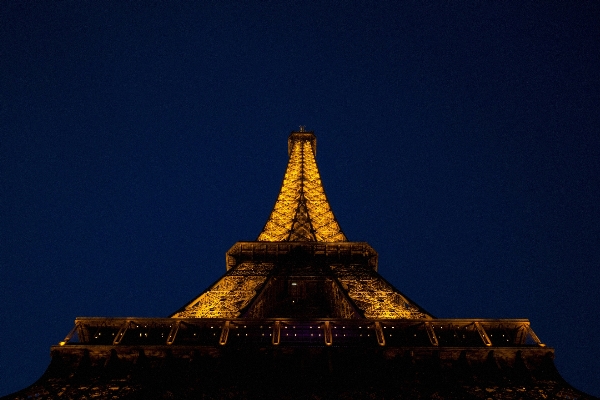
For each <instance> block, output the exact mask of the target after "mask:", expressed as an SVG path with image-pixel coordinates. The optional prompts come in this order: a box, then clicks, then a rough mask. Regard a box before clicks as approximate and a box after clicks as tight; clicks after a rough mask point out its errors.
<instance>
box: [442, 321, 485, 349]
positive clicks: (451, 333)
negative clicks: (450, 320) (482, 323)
mask: <svg viewBox="0 0 600 400" xmlns="http://www.w3.org/2000/svg"><path fill="white" fill-rule="evenodd" d="M431 327H432V329H433V331H434V332H435V336H436V337H437V339H438V342H439V345H440V346H477V347H483V346H485V343H484V342H483V339H482V338H481V336H480V334H479V332H478V331H477V328H476V327H475V324H473V323H471V324H466V325H455V324H436V323H432V325H431Z"/></svg>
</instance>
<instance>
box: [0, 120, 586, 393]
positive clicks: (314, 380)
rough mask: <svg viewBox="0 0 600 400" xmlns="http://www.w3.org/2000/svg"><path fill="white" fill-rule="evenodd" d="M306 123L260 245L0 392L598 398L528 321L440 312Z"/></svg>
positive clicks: (81, 322)
mask: <svg viewBox="0 0 600 400" xmlns="http://www.w3.org/2000/svg"><path fill="white" fill-rule="evenodd" d="M316 148H317V146H316V137H315V135H314V133H313V132H308V131H305V130H304V128H303V127H301V128H300V130H299V131H296V132H292V133H291V134H290V136H289V138H288V155H289V161H288V165H287V169H286V172H285V176H284V179H283V184H282V186H281V190H280V192H279V196H278V197H277V200H276V202H275V206H274V207H273V211H272V212H271V214H270V216H269V218H268V220H267V222H266V224H265V226H264V228H263V229H262V231H261V233H260V234H259V235H258V238H257V240H256V241H251V242H238V243H236V244H234V245H233V247H232V248H231V249H229V251H227V253H226V269H227V270H226V272H225V274H224V275H223V276H222V277H221V278H219V279H218V280H217V281H216V282H215V283H214V284H213V285H211V286H210V287H209V288H208V289H206V290H205V291H204V292H202V293H200V294H199V295H197V296H195V297H194V298H193V299H192V300H191V301H190V302H188V303H187V304H185V305H184V306H183V307H181V308H180V309H179V310H177V311H175V312H174V313H173V314H172V315H171V316H170V317H168V318H87V317H86V318H77V319H76V320H75V325H74V327H73V329H72V330H71V332H69V333H68V335H67V336H66V337H65V339H64V340H63V341H61V342H59V343H58V344H57V345H55V346H52V348H51V355H52V360H51V363H50V365H49V367H48V369H47V370H46V372H45V373H44V375H43V376H42V377H41V378H40V379H39V380H38V381H37V382H35V383H34V384H32V385H31V386H29V387H27V388H25V389H23V390H21V391H19V392H16V393H14V394H12V395H8V396H6V397H4V398H3V399H92V398H97V399H197V398H209V399H213V398H214V399H221V398H247V399H254V398H257V399H258V398H284V399H304V398H310V399H330V398H344V399H360V398H369V399H374V398H385V399H489V398H493V399H499V398H503V399H504V398H506V399H525V398H526V399H550V398H557V399H592V398H593V397H591V396H589V395H587V394H585V393H582V392H580V391H578V390H576V389H574V388H573V387H571V386H570V385H569V384H568V383H567V382H565V381H564V379H563V378H562V377H561V376H560V375H559V373H558V372H557V370H556V368H555V365H554V362H553V359H554V349H552V348H550V347H548V346H546V345H544V344H543V343H542V342H541V341H540V340H539V338H538V337H537V336H536V334H535V333H534V332H533V330H532V328H531V326H530V323H529V321H528V320H526V319H501V320H498V319H494V320H491V319H443V318H435V317H434V316H432V315H431V314H430V313H429V312H427V311H426V310H424V309H423V308H422V307H420V306H419V305H418V304H416V303H415V302H414V301H412V300H411V299H409V298H408V297H407V296H406V295H405V294H403V293H402V292H400V291H399V290H398V289H396V288H395V287H394V286H393V285H392V284H390V283H389V282H387V281H386V280H385V279H384V278H383V277H382V276H381V275H380V274H379V273H378V256H377V252H376V251H375V250H374V249H373V248H372V247H371V246H369V244H368V243H365V242H351V241H349V240H348V239H347V238H346V236H345V235H344V233H343V232H342V230H341V228H340V226H339V224H338V222H337V220H336V219H335V217H334V215H333V212H332V210H331V207H330V205H329V202H328V200H327V197H326V196H325V192H324V189H323V185H322V182H321V177H320V174H319V171H318V168H317V164H316V161H315V157H316Z"/></svg>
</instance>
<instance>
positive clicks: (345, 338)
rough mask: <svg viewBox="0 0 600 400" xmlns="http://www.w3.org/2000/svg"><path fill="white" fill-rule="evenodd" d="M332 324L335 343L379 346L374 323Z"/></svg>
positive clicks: (332, 335)
mask: <svg viewBox="0 0 600 400" xmlns="http://www.w3.org/2000/svg"><path fill="white" fill-rule="evenodd" d="M331 325H332V326H331V337H332V340H333V344H334V345H336V344H337V345H353V344H354V345H372V346H377V335H376V333H375V327H374V326H373V325H369V324H360V325H347V324H338V323H332V324H331Z"/></svg>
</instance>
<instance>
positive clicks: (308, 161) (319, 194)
mask: <svg viewBox="0 0 600 400" xmlns="http://www.w3.org/2000/svg"><path fill="white" fill-rule="evenodd" d="M316 152H317V139H316V137H315V135H314V133H313V132H306V131H304V129H303V128H300V131H298V132H292V133H291V134H290V136H289V138H288V155H289V160H288V165H287V168H286V171H285V176H284V178H283V183H282V185H281V190H280V192H279V196H278V197H277V201H276V202H275V206H274V207H273V211H271V215H270V216H269V219H268V220H267V223H266V224H265V227H264V228H263V230H262V232H261V233H260V235H259V236H258V239H257V240H258V241H261V242H284V241H291V242H345V241H346V240H347V239H346V236H345V235H344V233H343V232H342V230H341V228H340V226H339V224H338V223H337V221H336V219H335V216H334V215H333V212H332V211H331V207H330V206H329V202H328V201H327V196H325V191H324V190H323V184H322V182H321V176H320V175H319V169H318V168H317V163H316V161H315V155H316Z"/></svg>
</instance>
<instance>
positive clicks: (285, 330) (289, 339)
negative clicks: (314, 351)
mask: <svg viewBox="0 0 600 400" xmlns="http://www.w3.org/2000/svg"><path fill="white" fill-rule="evenodd" d="M280 340H281V343H284V344H291V343H296V344H302V343H305V344H321V343H323V340H324V333H323V327H322V326H321V325H320V324H318V323H316V322H315V323H295V324H294V323H290V324H288V323H282V324H281V331H280Z"/></svg>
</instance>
